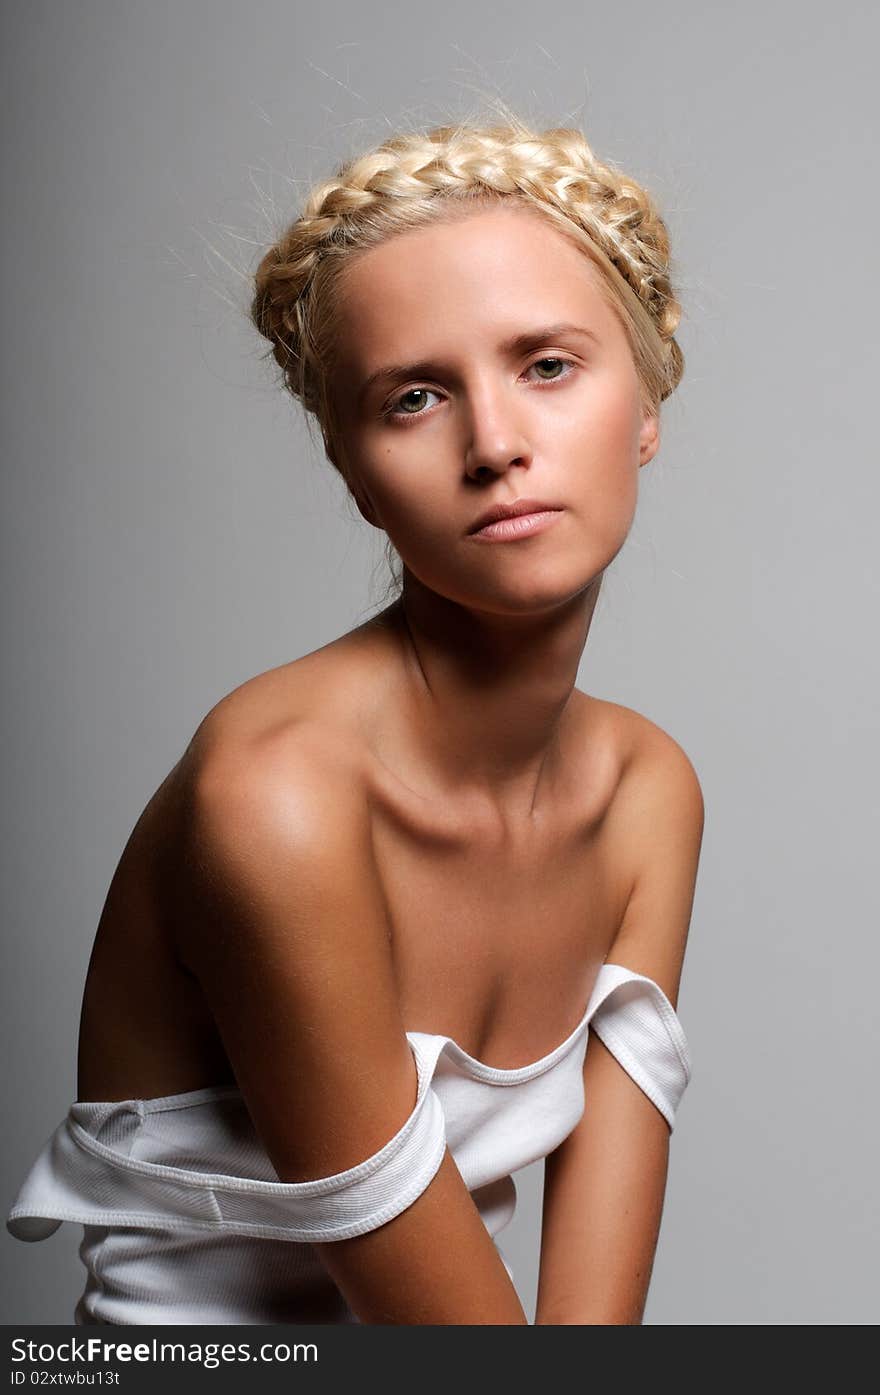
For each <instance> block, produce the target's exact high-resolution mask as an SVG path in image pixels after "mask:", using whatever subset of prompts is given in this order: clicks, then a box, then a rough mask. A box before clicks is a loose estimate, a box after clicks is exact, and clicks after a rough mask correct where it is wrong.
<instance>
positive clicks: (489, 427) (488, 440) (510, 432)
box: [464, 382, 532, 479]
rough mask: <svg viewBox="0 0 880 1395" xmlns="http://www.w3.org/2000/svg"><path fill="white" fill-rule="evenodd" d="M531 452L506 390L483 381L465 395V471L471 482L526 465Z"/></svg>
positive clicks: (515, 405)
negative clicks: (466, 413)
mask: <svg viewBox="0 0 880 1395" xmlns="http://www.w3.org/2000/svg"><path fill="white" fill-rule="evenodd" d="M531 460H532V450H531V446H530V445H529V442H528V438H527V436H526V434H525V432H524V430H523V426H522V422H521V421H520V418H519V415H518V412H517V404H516V403H515V402H514V401H513V400H512V399H511V396H510V389H505V388H504V387H503V386H502V385H500V384H492V383H489V382H484V383H482V384H480V385H479V386H478V387H475V388H474V389H473V390H472V391H471V393H470V394H469V412H468V439H467V442H466V448H465V457H464V461H465V470H466V472H467V474H468V475H469V476H470V477H471V478H474V479H481V478H485V477H486V476H487V475H490V474H491V475H501V474H504V472H505V471H506V470H508V469H509V468H510V466H511V465H529V464H531Z"/></svg>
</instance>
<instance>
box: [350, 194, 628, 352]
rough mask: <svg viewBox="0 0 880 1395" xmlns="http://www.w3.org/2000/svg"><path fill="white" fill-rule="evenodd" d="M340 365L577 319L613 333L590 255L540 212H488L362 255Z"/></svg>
mask: <svg viewBox="0 0 880 1395" xmlns="http://www.w3.org/2000/svg"><path fill="white" fill-rule="evenodd" d="M338 289H339V320H340V336H339V361H341V362H344V363H345V364H346V366H347V367H351V368H356V369H358V370H361V371H363V372H369V371H371V369H372V368H374V367H375V366H376V361H377V360H378V359H380V358H381V359H383V360H384V359H386V358H389V359H399V358H401V357H407V356H411V355H416V356H418V357H421V356H423V355H424V354H430V353H433V352H446V351H449V350H451V349H452V348H454V346H455V345H456V344H458V343H460V342H461V336H462V335H466V336H467V337H468V340H469V341H471V342H472V341H473V338H474V336H478V337H479V338H481V339H482V338H483V337H485V339H486V342H487V343H491V341H492V340H494V339H495V338H496V337H497V338H503V337H504V336H506V335H507V334H509V333H511V332H516V331H517V330H519V329H522V328H524V327H526V328H527V327H529V326H530V325H531V324H540V323H549V322H551V321H557V320H558V321H563V320H576V319H578V317H579V316H580V317H581V318H582V319H583V317H586V318H585V319H583V322H584V323H585V324H587V325H592V326H594V327H595V328H596V330H597V332H602V331H604V332H606V333H608V334H612V333H613V332H614V328H613V325H614V323H615V316H614V313H613V311H612V309H611V307H610V306H609V305H608V303H607V301H606V299H605V296H604V294H603V292H602V290H601V283H600V280H599V273H598V272H597V271H596V269H595V268H594V266H593V264H592V262H591V261H590V259H589V257H588V255H587V254H586V253H585V252H583V251H581V250H580V249H579V248H578V247H576V246H575V245H574V243H573V242H572V241H570V240H569V239H568V238H567V237H565V236H564V235H563V234H562V233H561V232H559V231H557V230H556V228H554V227H552V226H551V224H550V223H549V222H548V221H547V220H546V219H545V218H543V217H541V216H540V215H539V214H537V213H534V212H531V211H530V210H528V209H523V208H521V207H519V208H510V207H505V208H492V209H488V210H487V209H481V210H479V211H476V212H469V213H467V214H466V215H464V216H460V215H459V216H456V217H454V218H453V219H451V220H450V221H446V220H444V221H442V222H438V223H432V224H430V225H428V226H426V227H422V228H417V229H412V230H408V231H406V232H403V233H399V234H396V235H395V236H393V237H392V238H390V239H389V240H388V241H387V242H384V243H382V244H381V245H379V246H378V247H372V248H370V249H369V250H368V251H366V252H363V253H360V254H359V255H358V256H357V257H356V258H355V259H354V261H353V262H352V264H351V265H350V266H348V267H346V269H345V271H344V272H343V274H342V277H341V279H340V283H339V288H338Z"/></svg>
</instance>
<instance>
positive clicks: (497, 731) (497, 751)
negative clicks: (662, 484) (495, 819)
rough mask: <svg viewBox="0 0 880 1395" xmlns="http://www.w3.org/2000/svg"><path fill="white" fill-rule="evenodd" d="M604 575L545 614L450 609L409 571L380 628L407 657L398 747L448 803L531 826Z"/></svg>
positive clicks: (559, 744) (550, 772)
mask: <svg viewBox="0 0 880 1395" xmlns="http://www.w3.org/2000/svg"><path fill="white" fill-rule="evenodd" d="M600 586H601V576H600V577H599V578H597V579H596V581H594V582H593V583H591V585H590V586H589V587H587V588H586V589H585V590H584V591H583V592H581V593H580V594H578V595H577V596H576V597H574V598H573V599H572V600H570V601H568V602H566V603H564V604H562V605H560V606H557V607H555V608H553V609H552V610H547V611H545V612H543V613H542V614H540V615H536V614H534V613H531V614H529V615H497V614H492V613H491V612H488V611H481V610H474V609H472V608H469V607H466V606H462V605H459V604H457V603H455V602H452V601H449V600H447V599H446V598H445V597H443V596H439V595H437V593H436V592H433V591H431V590H429V589H427V588H426V587H424V586H423V585H422V584H421V583H420V582H419V581H418V580H417V578H415V577H414V576H412V574H411V573H410V572H409V571H408V570H405V571H404V584H403V591H402V594H401V596H400V598H399V599H398V600H397V601H395V602H394V603H393V604H392V605H391V606H389V608H388V610H387V611H386V612H384V616H383V619H384V620H385V621H386V623H388V624H389V625H391V627H392V628H393V630H394V632H395V633H396V635H397V637H398V639H399V642H400V646H401V652H402V655H403V661H404V671H405V685H404V691H405V699H404V713H403V721H402V726H401V728H400V730H399V731H398V733H397V737H396V740H397V741H398V742H400V743H402V744H403V745H404V747H405V748H406V749H407V750H410V751H414V752H416V753H417V759H419V760H420V761H422V762H425V761H427V764H428V766H429V774H430V779H431V782H432V783H436V785H437V786H438V789H439V792H440V793H441V795H445V796H448V797H449V798H458V799H464V800H465V801H466V802H468V803H473V805H475V806H478V807H483V808H485V807H488V808H490V809H491V810H492V811H494V812H496V813H500V814H502V815H504V816H507V817H509V818H511V819H514V818H517V817H519V818H529V817H533V816H534V815H535V814H536V813H537V812H538V810H539V808H540V805H541V800H542V796H544V795H547V794H549V792H550V791H551V790H552V788H553V781H554V778H555V777H556V776H557V774H558V773H559V772H560V770H561V769H562V755H563V743H564V736H565V730H566V718H567V716H569V715H570V712H571V697H572V693H573V691H574V685H575V680H576V678H577V670H578V664H579V662H580V658H581V655H582V653H583V649H584V645H585V644H586V640H587V635H588V633H589V629H590V623H591V621H592V617H593V611H594V610H595V606H596V601H597V600H598V596H599V588H600Z"/></svg>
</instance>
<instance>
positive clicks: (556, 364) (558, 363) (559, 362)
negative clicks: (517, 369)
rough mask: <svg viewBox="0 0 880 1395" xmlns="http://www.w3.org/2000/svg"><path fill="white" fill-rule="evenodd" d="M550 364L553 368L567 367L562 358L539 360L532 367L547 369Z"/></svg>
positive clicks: (555, 375) (556, 375)
mask: <svg viewBox="0 0 880 1395" xmlns="http://www.w3.org/2000/svg"><path fill="white" fill-rule="evenodd" d="M548 364H549V365H550V367H551V368H564V367H565V359H562V358H539V359H538V360H537V362H536V363H533V364H532V367H533V368H546V367H547V365H548ZM553 376H554V377H558V376H559V375H558V374H554V375H553Z"/></svg>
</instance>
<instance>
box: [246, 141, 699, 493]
mask: <svg viewBox="0 0 880 1395" xmlns="http://www.w3.org/2000/svg"><path fill="white" fill-rule="evenodd" d="M499 201H503V202H504V203H505V204H510V203H512V202H513V201H515V202H516V204H518V205H520V206H523V207H525V208H527V209H529V210H531V211H533V212H536V213H537V214H539V215H540V216H543V217H544V218H546V219H548V220H549V221H550V223H551V224H552V225H553V226H554V227H556V228H557V229H558V230H559V231H560V232H561V233H562V234H563V235H565V236H566V237H568V238H570V239H573V240H574V242H575V244H576V245H577V246H578V247H580V248H581V250H582V251H583V252H584V253H585V255H586V256H588V257H589V258H590V260H591V261H592V263H593V264H594V266H595V267H596V269H597V270H598V272H599V285H600V289H601V290H602V293H603V294H605V295H606V297H607V298H608V300H609V303H610V304H611V306H612V308H613V309H614V310H615V311H616V312H617V314H618V315H619V317H620V320H621V322H622V324H623V328H624V330H625V331H626V334H627V338H628V340H629V343H630V348H631V350H632V354H633V361H634V363H635V367H636V371H637V374H638V378H639V382H640V385H641V390H642V398H643V402H644V404H645V406H646V407H647V408H648V409H649V410H651V411H658V410H659V405H660V403H661V402H662V401H663V400H664V399H665V398H666V397H668V396H669V394H670V393H671V392H672V391H673V390H674V389H675V388H676V386H677V385H678V383H679V381H680V380H681V376H682V372H683V369H684V359H683V355H682V352H681V349H680V347H679V345H678V344H677V343H676V341H675V338H674V335H675V331H676V329H677V327H678V324H679V320H680V319H681V306H680V305H679V303H678V300H677V299H676V296H675V292H674V291H673V288H672V285H671V282H670V269H669V238H668V234H667V230H666V225H665V223H664V222H663V219H662V217H661V216H660V213H659V212H658V210H657V207H656V206H655V203H654V201H653V199H652V198H651V196H650V195H649V194H648V193H647V191H646V190H645V189H643V188H642V187H641V186H640V185H639V184H637V183H636V182H635V181H634V180H632V179H630V178H629V177H628V176H627V175H625V174H623V173H622V172H621V171H619V170H618V169H616V168H615V167H613V166H612V165H609V164H603V163H602V162H601V161H600V160H598V159H597V157H596V156H595V155H594V154H593V151H592V150H591V149H590V146H589V145H588V144H587V142H586V140H585V138H584V136H583V134H582V132H581V131H579V130H576V129H567V128H559V129H552V130H547V131H541V132H537V131H534V130H532V129H531V128H529V127H528V126H527V125H526V124H525V123H524V122H523V121H522V120H520V119H519V118H518V117H517V116H515V115H513V116H510V117H509V118H508V119H507V120H505V121H504V122H503V123H502V124H498V125H494V124H493V125H480V124H470V123H467V124H459V125H455V126H438V127H436V128H435V129H433V130H430V131H427V132H425V133H421V132H416V133H406V134H402V135H398V136H395V137H393V138H391V139H388V140H385V141H384V142H383V143H382V144H381V145H379V146H378V147H377V148H376V149H374V150H372V151H369V152H368V153H366V154H362V155H360V156H358V157H357V158H354V159H351V160H349V161H347V162H346V163H344V164H342V165H341V166H340V167H339V169H338V170H337V171H336V173H335V174H334V176H333V177H332V178H330V179H327V180H324V181H322V182H320V183H319V184H317V185H316V186H315V187H314V188H313V189H312V191H311V193H310V194H309V195H308V197H307V199H306V201H305V204H304V206H303V209H302V212H301V214H300V216H299V217H298V218H296V220H295V221H294V222H292V223H291V224H290V225H289V226H288V227H287V228H286V230H285V231H284V232H283V233H282V234H281V236H280V237H279V238H278V240H277V242H276V243H275V244H274V246H272V247H271V248H270V249H269V251H267V252H266V253H265V255H264V256H263V257H262V259H261V261H260V262H259V265H258V267H257V270H256V273H255V278H254V294H253V299H252V302H251V317H252V319H253V321H254V323H255V325H256V327H257V329H258V330H259V331H260V333H261V334H262V335H264V336H265V337H266V338H267V339H268V340H269V342H270V344H271V346H272V347H271V353H272V354H273V355H274V357H275V360H276V362H277V363H278V365H279V366H280V368H281V370H282V373H283V379H284V384H285V386H286V387H287V389H288V390H289V391H290V392H291V393H292V394H293V396H294V397H295V398H297V399H298V400H299V401H300V402H301V403H302V405H303V407H304V408H305V409H306V411H307V412H311V413H313V414H314V415H315V417H316V418H317V419H318V421H319V423H320V425H321V429H322V432H323V435H324V442H325V445H327V446H328V448H329V447H330V443H331V442H332V440H333V439H334V425H333V409H332V401H331V396H330V393H329V389H328V379H329V369H330V367H331V365H332V362H333V352H334V344H335V342H336V339H335V334H336V325H337V311H338V307H339V297H340V289H341V277H340V273H341V272H342V270H343V268H344V267H345V266H346V264H348V263H350V261H351V259H352V258H353V257H354V256H356V255H357V254H358V253H359V252H363V251H366V250H367V249H368V248H370V247H374V246H376V245H377V244H379V243H381V242H384V241H386V240H387V239H388V238H390V237H393V236H394V235H395V234H396V233H400V232H404V231H407V230H409V229H412V228H417V227H420V226H423V225H424V224H426V223H429V222H432V221H434V220H436V219H445V220H449V219H451V218H454V217H458V216H466V214H467V213H468V212H470V211H473V210H474V209H476V208H478V207H485V206H486V205H490V206H491V205H495V204H497V203H498V202H499ZM328 453H329V454H330V458H331V459H333V461H334V464H337V465H338V462H337V460H336V459H335V456H334V454H333V453H332V452H331V451H330V450H329V449H328ZM340 468H341V467H340Z"/></svg>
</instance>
